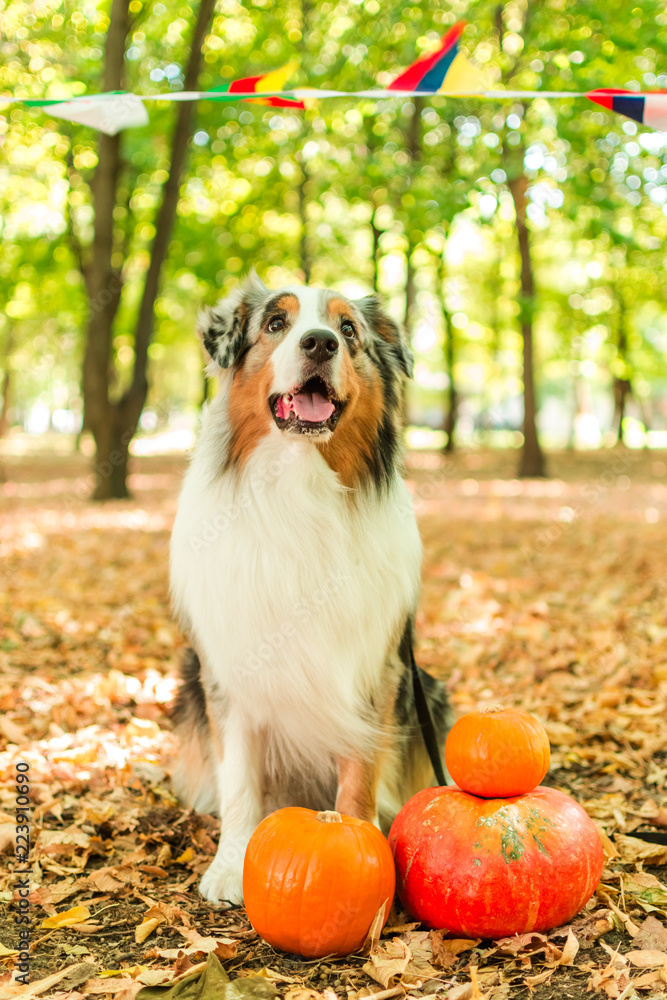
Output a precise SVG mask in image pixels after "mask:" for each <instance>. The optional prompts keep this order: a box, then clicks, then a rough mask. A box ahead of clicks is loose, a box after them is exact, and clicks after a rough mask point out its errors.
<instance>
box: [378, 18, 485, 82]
mask: <svg viewBox="0 0 667 1000" xmlns="http://www.w3.org/2000/svg"><path fill="white" fill-rule="evenodd" d="M465 26H466V22H465V21H458V22H457V23H456V24H455V25H454V26H453V27H452V28H450V29H449V31H448V32H447V34H446V35H443V37H442V41H441V42H440V45H439V47H438V48H437V49H436V50H435V52H432V53H431V54H430V55H428V56H422V58H421V59H418V60H417V62H414V63H413V64H412V65H411V66H408V68H407V69H406V70H404V71H403V72H402V73H401V74H400V75H399V76H397V77H396V79H395V80H392V82H391V83H390V84H389V86H388V87H387V90H411V91H413V93H415V94H480V93H484V92H485V91H486V90H488V89H489V86H488V83H487V81H486V80H485V79H484V77H483V75H482V74H481V73H480V72H479V70H477V69H475V67H474V66H473V65H472V63H470V62H468V60H467V59H466V57H465V56H464V55H463V53H462V52H459V39H460V37H461V35H462V33H463V29H464V28H465Z"/></svg>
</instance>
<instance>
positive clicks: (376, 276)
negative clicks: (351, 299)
mask: <svg viewBox="0 0 667 1000" xmlns="http://www.w3.org/2000/svg"><path fill="white" fill-rule="evenodd" d="M371 232H372V234H373V291H374V292H377V291H379V289H378V284H379V280H380V237H381V236H382V230H381V229H378V227H377V226H376V225H375V209H373V215H372V217H371Z"/></svg>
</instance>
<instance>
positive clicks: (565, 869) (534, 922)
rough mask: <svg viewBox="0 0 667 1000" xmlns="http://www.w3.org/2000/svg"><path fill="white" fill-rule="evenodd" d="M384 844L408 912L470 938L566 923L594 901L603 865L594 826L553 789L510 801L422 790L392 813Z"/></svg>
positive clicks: (453, 790) (446, 790)
mask: <svg viewBox="0 0 667 1000" xmlns="http://www.w3.org/2000/svg"><path fill="white" fill-rule="evenodd" d="M389 844H390V846H391V849H392V851H393V852H394V859H395V861H396V874H397V878H398V893H399V896H400V897H401V899H402V901H403V903H404V904H405V906H406V907H407V909H408V910H409V911H410V913H412V914H413V915H414V916H415V917H416V918H417V919H418V920H423V921H424V922H425V923H427V924H429V925H430V926H431V927H437V928H447V930H450V931H453V932H454V933H456V934H460V935H462V936H463V937H469V938H472V937H484V938H498V937H507V936H508V935H510V934H524V933H527V932H529V931H545V930H549V929H550V928H552V927H559V926H560V925H561V924H565V923H567V922H568V921H569V920H571V919H572V917H573V916H574V915H575V914H576V913H578V912H579V910H580V909H581V908H582V906H583V905H584V904H585V903H586V902H587V901H588V900H589V899H590V897H591V896H592V894H593V892H594V891H595V888H596V886H597V884H598V882H599V880H600V875H601V873H602V865H603V852H602V842H601V840H600V836H599V834H598V832H597V829H596V828H595V824H594V823H593V821H592V820H591V819H590V818H589V816H588V814H587V813H586V812H585V810H584V809H583V808H582V807H581V806H580V805H579V804H578V803H577V802H575V801H574V799H572V798H570V796H569V795H565V794H564V793H563V792H559V791H557V790H556V789H555V788H536V789H534V790H533V791H532V792H527V793H526V794H525V795H518V796H516V797H514V798H510V799H482V798H478V797H477V796H475V795H469V794H468V793H467V792H463V791H461V789H459V788H451V787H450V788H425V789H424V790H423V791H421V792H417V794H416V795H413V797H412V798H411V799H410V801H409V802H407V803H406V804H405V805H404V806H403V808H402V809H401V811H400V812H399V814H398V816H397V817H396V819H395V820H394V822H393V825H392V828H391V830H390V831H389Z"/></svg>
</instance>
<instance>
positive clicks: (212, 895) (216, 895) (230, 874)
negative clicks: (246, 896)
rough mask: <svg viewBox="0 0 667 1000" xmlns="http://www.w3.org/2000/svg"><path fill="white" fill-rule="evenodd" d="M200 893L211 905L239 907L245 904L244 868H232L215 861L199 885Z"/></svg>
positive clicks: (222, 862)
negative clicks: (219, 904) (220, 904)
mask: <svg viewBox="0 0 667 1000" xmlns="http://www.w3.org/2000/svg"><path fill="white" fill-rule="evenodd" d="M199 891H200V893H201V894H202V896H203V897H204V899H207V900H208V901H209V903H222V904H223V905H224V904H227V905H228V906H229V905H232V906H234V905H237V904H240V903H242V902H243V866H242V865H241V867H239V866H237V865H235V866H230V865H229V864H227V863H226V862H225V861H218V859H217V858H216V859H214V861H213V862H212V864H211V865H209V867H208V868H207V869H206V871H205V872H204V874H203V876H202V880H201V882H200V883H199Z"/></svg>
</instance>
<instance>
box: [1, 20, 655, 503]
mask: <svg viewBox="0 0 667 1000" xmlns="http://www.w3.org/2000/svg"><path fill="white" fill-rule="evenodd" d="M121 8H122V9H121ZM2 17H3V20H4V23H3V41H2V42H1V43H0V45H1V46H2V53H3V59H2V65H1V66H0V88H1V90H2V92H3V93H6V94H13V95H16V96H25V97H32V98H37V97H49V98H64V97H68V96H73V95H76V94H81V93H84V92H88V93H94V92H96V91H100V90H104V89H118V88H120V87H123V88H125V89H127V90H134V91H136V92H138V93H142V94H159V93H162V92H165V91H178V90H181V89H184V88H185V87H187V88H188V89H190V87H198V88H199V89H208V88H211V87H215V86H218V85H221V84H223V83H225V82H228V81H229V80H231V79H233V78H235V77H241V76H250V75H256V74H258V73H262V72H266V71H268V70H271V69H275V68H277V67H278V66H280V65H282V64H284V63H286V62H288V61H289V60H290V59H292V58H294V57H295V55H296V56H298V57H299V58H300V68H299V70H298V71H297V73H296V74H295V76H294V77H293V82H294V84H295V85H296V84H302V85H306V84H307V85H313V86H333V87H336V88H340V89H350V90H352V89H362V88H369V87H373V86H375V85H379V86H382V85H384V84H386V83H388V82H389V81H390V80H391V79H392V78H393V77H394V76H395V75H397V73H398V72H399V71H400V70H401V69H403V68H404V67H405V66H406V65H408V64H409V63H410V62H412V61H413V60H414V59H415V58H416V57H417V56H419V55H420V54H422V53H424V52H427V51H428V50H429V48H433V47H435V45H436V43H437V41H438V39H439V37H440V36H441V35H442V34H443V33H444V32H445V31H446V30H447V28H448V27H449V26H451V24H453V23H454V22H455V21H456V20H459V19H461V18H466V19H467V20H468V21H469V24H468V26H467V28H466V30H465V32H464V34H463V37H462V46H463V48H464V51H466V52H467V54H468V55H469V57H470V58H471V59H472V60H473V61H474V62H475V63H476V64H477V65H478V66H479V67H480V68H481V69H482V70H483V71H484V72H485V74H486V76H487V77H488V79H489V83H490V85H492V86H494V87H504V88H507V89H528V90H539V89H547V90H566V91H567V90H573V91H581V90H585V89H592V88H596V87H604V86H616V87H624V88H628V89H634V90H638V89H650V88H659V87H665V86H667V14H665V13H664V4H662V3H661V2H654V0H642V2H639V3H637V4H636V5H635V6H633V7H632V9H630V8H628V6H627V4H625V3H621V2H620V0H608V2H607V3H606V4H604V5H598V4H597V3H595V2H593V3H590V2H586V3H583V2H581V3H565V2H564V0H542V2H539V3H537V2H536V0H514V2H508V3H504V4H500V5H499V4H497V3H491V2H486V0H470V2H466V0H455V2H453V3H451V4H449V5H446V6H444V5H442V4H441V3H439V2H436V0H420V2H419V3H416V2H415V3H407V2H404V0H403V2H399V0H386V2H383V3H380V2H379V0H361V2H356V0H338V2H335V0H321V2H315V0H290V2H283V0H254V3H248V4H242V3H241V2H238V0H218V2H217V3H216V4H215V7H214V6H213V3H212V0H203V3H202V4H201V5H199V4H197V5H196V6H195V7H194V9H191V8H190V7H187V6H183V7H181V8H179V7H177V6H175V5H173V4H169V5H167V4H165V3H162V2H146V3H144V2H143V0H113V3H110V2H109V0H100V2H97V3H96V2H93V0H88V2H85V3H83V4H77V5H75V4H74V3H72V2H70V0H44V2H43V3H41V4H40V5H33V4H29V3H23V2H13V0H12V2H8V3H7V4H6V6H5V8H4V12H3V14H2ZM110 26H112V27H113V30H110ZM114 26H115V27H114ZM200 37H205V41H204V44H203V46H202V45H201V44H200V43H199V41H195V45H194V50H193V39H195V40H196V39H198V38H200ZM114 46H115V48H114ZM114 52H115V55H113V53H114ZM121 56H122V59H121ZM112 60H113V61H114V67H115V68H114V70H113V73H112V72H111V69H110V66H111V61H112ZM193 81H194V82H193ZM197 81H198V82H197ZM148 108H149V117H150V124H149V125H148V126H146V127H144V128H138V129H131V130H127V131H126V132H125V133H123V134H121V136H119V137H117V138H113V139H112V138H109V137H101V136H100V135H99V134H98V133H96V132H94V131H93V130H92V129H90V128H87V127H85V126H79V125H74V124H70V123H66V122H61V121H57V120H55V119H53V118H49V115H48V108H47V109H45V110H43V111H38V110H37V109H34V108H27V107H25V106H23V105H5V106H4V107H3V108H2V109H1V110H2V113H1V114H0V144H1V147H2V154H1V155H2V159H1V160H0V172H1V176H2V185H1V186H0V227H1V228H0V237H1V240H2V253H1V255H0V392H2V403H1V404H0V432H2V433H5V434H11V433H16V428H19V429H23V430H26V431H28V432H30V433H39V432H42V431H48V430H51V431H57V432H60V433H62V434H71V435H72V436H73V440H74V439H76V440H77V441H79V442H80V443H81V446H82V447H88V442H89V438H88V435H89V433H92V435H93V438H94V441H95V444H96V449H97V458H96V467H97V469H98V484H97V490H98V495H99V496H101V497H104V496H123V495H125V492H126V461H127V447H128V445H129V442H130V440H131V438H132V436H133V434H134V431H135V428H136V427H137V426H139V428H140V431H141V433H143V434H149V433H156V432H158V431H163V432H164V431H167V432H169V433H171V434H173V435H176V436H178V435H179V434H181V435H182V439H183V440H186V439H187V437H188V435H191V433H192V429H193V427H194V424H195V422H196V414H197V410H198V407H199V405H200V403H201V400H202V397H203V396H204V395H205V394H206V390H205V388H204V384H203V376H202V359H201V354H200V348H199V345H198V342H197V340H196V338H195V337H194V335H193V328H194V324H195V317H196V313H197V311H198V309H199V307H200V305H201V303H202V302H203V301H205V300H208V301H211V300H213V299H215V298H216V297H217V296H219V295H220V294H223V293H224V292H225V291H227V290H229V289H230V288H231V287H232V286H233V284H234V283H235V282H236V281H237V280H238V279H239V278H240V277H241V276H242V275H243V273H244V272H245V271H246V270H247V269H248V268H250V267H253V266H254V267H256V269H257V270H258V272H259V273H260V275H261V276H262V277H263V278H264V279H265V280H266V281H267V282H268V283H269V284H271V285H277V284H280V283H282V282H285V281H292V280H294V279H295V278H301V279H303V278H304V277H305V278H309V279H310V280H311V281H313V282H316V283H319V284H326V285H333V286H336V287H339V288H340V289H341V290H342V291H344V292H346V293H348V294H350V295H353V296H354V295H362V294H365V293H366V292H368V291H369V290H371V289H372V288H377V290H378V291H380V292H381V293H382V294H384V295H385V296H386V297H387V299H388V301H389V304H390V306H391V308H392V310H393V312H394V314H395V315H396V316H397V317H399V318H402V319H404V320H405V322H406V326H407V327H408V329H409V332H410V336H411V339H412V344H413V348H414V351H415V355H416V368H415V381H414V384H413V385H412V387H411V393H410V398H409V418H410V421H411V425H412V426H411V428H410V430H409V438H408V439H409V442H410V443H411V444H412V445H413V446H417V447H433V448H448V449H451V448H453V447H455V446H456V445H457V444H458V445H466V446H468V445H474V444H475V443H479V442H484V443H489V444H495V445H497V446H511V447H515V448H517V449H519V450H520V452H521V454H520V456H519V455H518V456H517V462H518V469H519V471H520V473H521V474H522V475H542V474H544V473H545V472H546V471H547V464H546V462H545V458H544V451H545V449H546V450H548V449H549V448H554V447H597V446H602V445H606V446H611V445H613V444H614V443H616V442H621V443H623V442H624V443H625V444H627V445H630V446H633V447H636V446H641V445H645V444H658V445H661V446H664V445H665V444H666V443H667V361H666V355H667V305H666V300H665V284H666V281H665V235H666V233H667V207H666V206H667V136H665V135H663V134H661V133H653V132H651V131H650V130H648V129H645V128H643V127H641V126H636V125H635V123H633V122H631V121H628V120H625V119H623V118H620V117H618V116H616V115H613V114H612V113H608V112H606V111H604V109H602V108H598V107H597V106H596V105H593V104H591V103H590V102H588V101H586V100H585V99H583V98H573V99H562V100H558V101H546V100H540V99H535V100H532V101H526V102H523V103H522V102H518V101H514V100H512V99H507V100H503V101H500V100H498V101H482V100H478V99H472V98H469V99H468V98H465V99H454V98H450V99H447V98H442V97H436V98H428V99H417V100H414V101H410V100H405V99H398V98H392V99H380V100H377V101H373V100H370V99H336V100H330V101H321V102H319V103H317V104H316V105H315V106H313V107H312V108H309V109H308V110H306V111H305V112H303V111H301V112H300V111H292V110H291V109H289V108H268V107H264V106H261V105H256V104H226V103H215V102H212V101H202V102H199V103H198V104H197V105H196V106H191V105H185V104H177V103H175V104H170V103H167V102H159V101H157V102H151V104H150V105H149V106H148ZM186 108H187V109H189V113H186V111H185V109H186ZM105 292H106V294H105ZM109 294H110V295H111V299H110V300H109V301H108V302H107V301H106V300H107V298H108V296H109ZM102 300H104V302H102ZM13 429H14V430H13ZM82 429H83V431H84V433H83V434H82V433H81V431H82ZM109 468H111V470H112V472H111V474H109V472H108V470H109ZM105 470H106V471H105Z"/></svg>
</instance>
